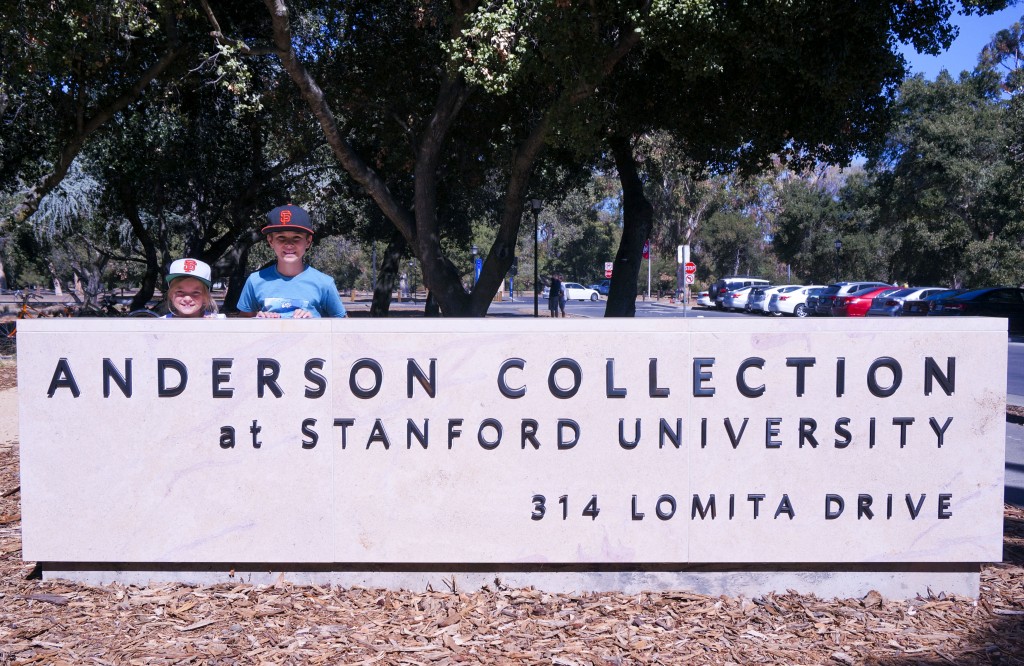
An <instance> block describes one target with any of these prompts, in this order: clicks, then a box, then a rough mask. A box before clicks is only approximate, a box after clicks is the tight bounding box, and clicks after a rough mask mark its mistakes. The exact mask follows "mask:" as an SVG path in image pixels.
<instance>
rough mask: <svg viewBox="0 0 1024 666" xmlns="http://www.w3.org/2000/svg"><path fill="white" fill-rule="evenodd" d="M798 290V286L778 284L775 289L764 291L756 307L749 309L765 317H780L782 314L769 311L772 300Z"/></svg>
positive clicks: (752, 306) (770, 288)
mask: <svg viewBox="0 0 1024 666" xmlns="http://www.w3.org/2000/svg"><path fill="white" fill-rule="evenodd" d="M799 288H800V285H798V284H780V285H777V286H775V287H769V288H767V289H765V290H764V298H762V299H761V300H760V301H759V302H758V304H757V305H751V306H750V309H751V310H752V311H754V312H760V313H761V314H765V315H775V316H780V315H781V314H782V313H780V312H772V311H771V303H772V299H773V298H775V297H776V296H778V295H779V294H784V293H788V292H790V291H793V290H794V289H799Z"/></svg>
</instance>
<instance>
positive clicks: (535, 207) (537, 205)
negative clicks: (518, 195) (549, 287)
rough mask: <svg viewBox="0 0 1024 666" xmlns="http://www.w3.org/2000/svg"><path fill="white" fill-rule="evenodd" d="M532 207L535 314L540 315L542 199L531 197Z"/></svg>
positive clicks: (535, 315)
mask: <svg viewBox="0 0 1024 666" xmlns="http://www.w3.org/2000/svg"><path fill="white" fill-rule="evenodd" d="M530 209H531V210H532V211H533V316H534V317H539V316H540V311H539V310H538V309H537V303H538V300H537V299H538V298H539V296H540V273H539V272H538V269H539V266H540V257H538V256H537V234H538V233H540V222H539V219H540V209H541V201H540V199H530Z"/></svg>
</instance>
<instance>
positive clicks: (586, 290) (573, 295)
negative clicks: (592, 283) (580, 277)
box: [562, 282, 601, 301]
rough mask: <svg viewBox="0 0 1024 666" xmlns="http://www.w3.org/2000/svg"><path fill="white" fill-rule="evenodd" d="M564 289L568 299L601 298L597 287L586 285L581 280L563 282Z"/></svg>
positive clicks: (590, 299) (587, 299)
mask: <svg viewBox="0 0 1024 666" xmlns="http://www.w3.org/2000/svg"><path fill="white" fill-rule="evenodd" d="M562 289H563V290H564V291H565V300H567V301H597V300H600V298H601V295H600V294H598V293H597V290H596V289H591V288H590V287H584V286H583V285H582V284H580V283H579V282H563V283H562Z"/></svg>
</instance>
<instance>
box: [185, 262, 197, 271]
mask: <svg viewBox="0 0 1024 666" xmlns="http://www.w3.org/2000/svg"><path fill="white" fill-rule="evenodd" d="M195 269H196V260H195V259H186V260H185V272H186V273H191V272H192V271H194V270H195Z"/></svg>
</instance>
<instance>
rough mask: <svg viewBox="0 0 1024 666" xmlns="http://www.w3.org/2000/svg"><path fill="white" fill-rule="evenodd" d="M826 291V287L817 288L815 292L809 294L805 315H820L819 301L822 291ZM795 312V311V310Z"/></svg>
mask: <svg viewBox="0 0 1024 666" xmlns="http://www.w3.org/2000/svg"><path fill="white" fill-rule="evenodd" d="M823 291H825V288H824V287H822V288H821V289H818V290H816V291H815V292H814V293H813V294H810V293H809V294H807V307H806V308H805V309H804V312H805V313H806V314H805V316H808V317H810V316H817V315H818V303H819V302H820V301H821V292H823ZM794 312H795V311H794Z"/></svg>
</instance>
